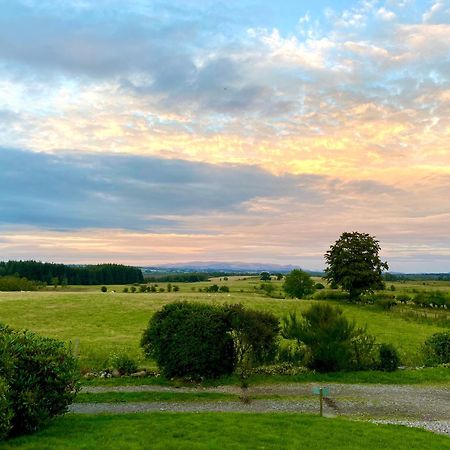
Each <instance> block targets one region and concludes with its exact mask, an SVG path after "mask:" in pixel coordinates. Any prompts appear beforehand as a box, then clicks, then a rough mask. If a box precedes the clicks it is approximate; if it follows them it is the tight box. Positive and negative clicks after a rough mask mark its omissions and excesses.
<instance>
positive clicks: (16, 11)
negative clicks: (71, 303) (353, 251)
mask: <svg viewBox="0 0 450 450" xmlns="http://www.w3.org/2000/svg"><path fill="white" fill-rule="evenodd" d="M345 231H359V232H364V233H369V234H371V235H373V236H376V238H377V239H378V240H379V242H380V245H381V249H382V251H381V256H382V258H383V259H384V260H387V261H388V263H389V265H390V269H391V271H401V272H450V0H431V1H428V0H427V1H419V0H385V1H378V0H364V1H350V0H340V1H330V0H316V1H314V2H309V1H308V2H307V1H298V0H297V1H294V0H292V1H291V0H285V1H283V0H280V1H277V2H274V1H268V0H267V1H263V0H239V1H237V0H236V1H235V0H228V1H212V0H202V1H200V0H198V1H195V0H183V1H181V0H179V1H177V0H166V1H144V0H136V1H128V2H127V1H114V0H95V1H90V0H72V1H70V0H64V1H47V0H39V1H34V0H23V1H9V0H0V259H1V260H8V259H36V260H42V261H54V262H65V263H100V262H119V263H126V264H135V265H154V264H164V263H175V262H188V261H228V262H233V261H239V262H258V263H274V264H293V265H296V266H300V267H303V268H305V269H311V270H320V269H323V267H324V259H323V255H324V253H325V252H326V251H327V250H328V248H329V246H330V245H332V244H333V243H334V242H335V241H336V240H337V239H338V238H339V236H340V234H341V233H343V232H345Z"/></svg>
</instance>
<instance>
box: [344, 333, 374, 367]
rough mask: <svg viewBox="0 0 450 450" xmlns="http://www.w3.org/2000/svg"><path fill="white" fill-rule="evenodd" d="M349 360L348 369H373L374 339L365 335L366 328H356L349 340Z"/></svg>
mask: <svg viewBox="0 0 450 450" xmlns="http://www.w3.org/2000/svg"><path fill="white" fill-rule="evenodd" d="M350 347H351V360H350V361H349V364H348V368H349V369H352V370H367V369H372V368H373V367H375V365H376V363H375V360H376V357H375V337H374V336H372V335H370V334H367V330H366V328H358V329H356V330H355V332H354V333H353V336H352V338H351V340H350Z"/></svg>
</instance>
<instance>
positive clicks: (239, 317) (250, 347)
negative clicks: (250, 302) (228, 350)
mask: <svg viewBox="0 0 450 450" xmlns="http://www.w3.org/2000/svg"><path fill="white" fill-rule="evenodd" d="M225 310H226V312H227V314H228V317H229V320H230V324H231V330H232V331H231V335H232V336H233V342H234V351H235V356H236V364H237V365H238V366H239V367H241V368H242V366H244V365H245V366H246V367H253V366H257V365H260V364H268V363H271V362H273V361H274V360H275V356H276V354H277V349H278V344H277V338H278V333H279V331H280V325H279V323H278V319H277V318H276V317H275V316H274V315H273V314H272V313H269V312H264V311H255V310H252V309H245V308H244V306H243V305H241V304H237V305H229V306H226V307H225Z"/></svg>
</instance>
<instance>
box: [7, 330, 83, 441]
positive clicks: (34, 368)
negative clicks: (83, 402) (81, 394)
mask: <svg viewBox="0 0 450 450" xmlns="http://www.w3.org/2000/svg"><path fill="white" fill-rule="evenodd" d="M0 377H3V378H4V379H5V380H6V383H7V384H8V388H9V394H8V400H9V402H10V407H11V411H12V414H13V416H12V419H11V425H12V431H11V433H12V434H22V433H28V432H32V431H35V430H37V429H38V428H40V427H41V426H42V425H44V424H46V423H47V422H48V421H49V420H50V419H51V418H53V417H55V416H58V415H60V414H63V413H64V412H66V411H67V407H68V405H70V403H72V401H73V399H74V398H75V395H76V391H77V389H78V378H79V369H78V365H77V361H76V358H75V357H74V356H73V355H72V353H71V352H70V349H68V348H67V347H66V346H65V344H64V343H63V342H60V341H57V340H55V339H50V338H46V337H42V336H39V335H37V334H35V333H32V332H31V331H26V330H25V331H14V330H12V329H10V328H9V327H6V326H2V325H0Z"/></svg>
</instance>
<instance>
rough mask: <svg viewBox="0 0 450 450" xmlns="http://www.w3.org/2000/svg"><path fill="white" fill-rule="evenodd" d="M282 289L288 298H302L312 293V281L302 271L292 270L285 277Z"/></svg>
mask: <svg viewBox="0 0 450 450" xmlns="http://www.w3.org/2000/svg"><path fill="white" fill-rule="evenodd" d="M283 289H284V291H285V292H286V294H287V295H288V296H289V297H294V298H303V297H304V296H305V295H309V294H312V293H313V292H314V281H313V280H312V278H311V277H310V276H309V275H308V274H307V273H306V272H304V271H303V270H300V269H294V270H293V271H292V272H290V273H289V274H287V275H286V279H285V281H284V283H283Z"/></svg>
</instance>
